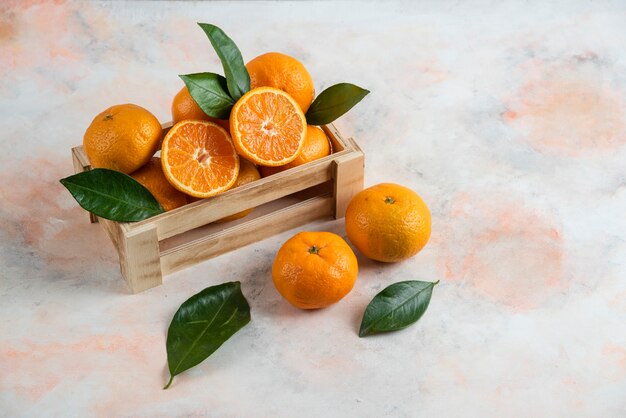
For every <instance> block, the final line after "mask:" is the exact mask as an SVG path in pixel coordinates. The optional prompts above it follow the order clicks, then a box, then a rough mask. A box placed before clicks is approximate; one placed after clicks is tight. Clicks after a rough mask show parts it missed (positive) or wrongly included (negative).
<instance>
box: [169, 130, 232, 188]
mask: <svg viewBox="0 0 626 418" xmlns="http://www.w3.org/2000/svg"><path fill="white" fill-rule="evenodd" d="M161 164H162V166H163V173H164V174H165V177H166V178H167V181H169V183H170V184H171V185H172V186H174V187H175V188H176V189H178V190H180V191H181V192H183V193H185V194H188V195H190V196H193V197H199V198H207V197H211V196H215V195H217V194H219V193H222V192H224V191H226V190H228V189H229V188H231V187H232V185H233V184H235V181H236V180H237V173H239V156H238V155H237V152H236V151H235V147H234V146H233V143H232V140H231V138H230V135H229V134H228V132H226V130H225V129H224V128H222V127H221V126H219V125H217V124H216V123H213V122H208V121H200V120H184V121H181V122H178V123H177V124H176V125H174V126H172V129H170V131H169V132H168V133H167V135H165V138H164V139H163V144H162V146H161Z"/></svg>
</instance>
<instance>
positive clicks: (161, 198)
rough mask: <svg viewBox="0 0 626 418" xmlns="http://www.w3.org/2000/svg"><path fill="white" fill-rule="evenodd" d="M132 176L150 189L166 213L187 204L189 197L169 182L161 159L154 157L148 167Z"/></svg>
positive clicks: (145, 166)
mask: <svg viewBox="0 0 626 418" xmlns="http://www.w3.org/2000/svg"><path fill="white" fill-rule="evenodd" d="M130 176H131V177H132V178H134V179H135V180H137V181H138V182H139V183H141V184H142V185H143V187H145V188H146V189H148V191H149V192H150V193H152V196H154V198H155V199H156V200H157V201H158V202H159V203H160V204H161V206H162V207H163V209H165V210H166V211H167V210H172V209H176V208H179V207H181V206H185V205H186V204H187V195H186V194H184V193H182V192H180V191H178V190H176V189H175V188H174V187H172V185H171V184H170V183H169V182H168V181H167V178H166V177H165V174H163V167H162V165H161V159H160V158H159V157H152V158H151V159H150V161H148V163H147V164H146V165H144V166H143V167H141V168H140V169H139V170H137V171H135V172H133V173H132V174H131V175H130Z"/></svg>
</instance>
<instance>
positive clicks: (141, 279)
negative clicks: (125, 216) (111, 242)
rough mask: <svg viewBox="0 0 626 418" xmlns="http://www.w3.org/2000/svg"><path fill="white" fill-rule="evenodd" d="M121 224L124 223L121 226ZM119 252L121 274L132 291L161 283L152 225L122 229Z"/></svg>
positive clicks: (154, 230) (157, 249)
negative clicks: (122, 237) (122, 236)
mask: <svg viewBox="0 0 626 418" xmlns="http://www.w3.org/2000/svg"><path fill="white" fill-rule="evenodd" d="M123 225H125V224H122V227H123ZM119 254H120V268H121V270H122V275H123V276H124V278H125V279H126V281H127V283H128V285H129V287H130V290H131V291H132V292H133V293H139V292H143V291H144V290H147V289H150V288H152V287H155V286H159V285H161V284H162V283H163V275H162V272H161V260H160V258H159V240H158V239H157V233H156V227H155V226H154V225H146V226H144V227H143V228H135V229H134V230H132V231H129V230H128V229H124V239H122V240H121V241H120V247H119Z"/></svg>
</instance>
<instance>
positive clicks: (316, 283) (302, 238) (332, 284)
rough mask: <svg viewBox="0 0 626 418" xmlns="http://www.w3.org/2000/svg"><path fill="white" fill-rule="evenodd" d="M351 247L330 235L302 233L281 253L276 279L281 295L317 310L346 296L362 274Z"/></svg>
mask: <svg viewBox="0 0 626 418" xmlns="http://www.w3.org/2000/svg"><path fill="white" fill-rule="evenodd" d="M358 270H359V268H358V264H357V260H356V256H355V255H354V252H352V249H351V248H350V246H349V245H348V244H347V243H346V242H345V241H344V240H343V239H342V238H341V237H340V236H339V235H336V234H333V233H330V232H300V233H298V234H296V235H294V236H293V237H291V238H290V239H288V240H287V241H286V242H285V243H284V244H283V246H282V247H281V248H280V250H278V253H277V254H276V258H275V259H274V264H273V265H272V279H273V281H274V285H275V286H276V289H277V290H278V292H279V293H280V294H281V295H282V296H283V297H284V298H285V299H287V301H288V302H289V303H291V304H292V305H294V306H296V307H298V308H302V309H317V308H323V307H325V306H328V305H331V304H333V303H335V302H338V301H339V300H341V299H342V298H343V297H344V296H346V295H347V294H348V293H349V292H350V290H352V287H353V286H354V282H355V281H356V277H357V274H358Z"/></svg>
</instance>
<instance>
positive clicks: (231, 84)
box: [198, 23, 250, 100]
mask: <svg viewBox="0 0 626 418" xmlns="http://www.w3.org/2000/svg"><path fill="white" fill-rule="evenodd" d="M198 25H199V26H200V27H201V28H202V30H203V31H204V33H206V36H208V37H209V41H211V44H212V45H213V49H215V52H217V56H218V57H220V61H222V67H224V75H225V76H226V80H227V84H228V91H229V92H230V96H231V97H232V98H233V99H235V100H239V98H240V97H241V96H243V95H244V94H246V93H247V92H248V91H249V90H250V74H248V70H247V69H246V66H245V65H244V63H243V57H242V56H241V52H240V51H239V48H237V45H235V43H234V42H233V40H232V39H230V38H229V37H228V36H227V35H226V34H225V33H224V31H223V30H221V29H220V28H218V27H217V26H215V25H211V24H209V23H198Z"/></svg>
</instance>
